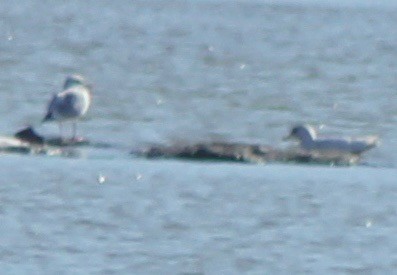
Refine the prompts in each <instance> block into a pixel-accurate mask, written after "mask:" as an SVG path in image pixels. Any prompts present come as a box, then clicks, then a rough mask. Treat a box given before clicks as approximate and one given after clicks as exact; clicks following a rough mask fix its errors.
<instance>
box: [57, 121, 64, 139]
mask: <svg viewBox="0 0 397 275" xmlns="http://www.w3.org/2000/svg"><path fill="white" fill-rule="evenodd" d="M58 125H59V133H60V139H61V143H63V127H62V122H59V124H58Z"/></svg>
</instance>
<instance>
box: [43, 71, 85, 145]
mask: <svg viewBox="0 0 397 275" xmlns="http://www.w3.org/2000/svg"><path fill="white" fill-rule="evenodd" d="M63 88H64V90H63V91H62V92H60V93H57V94H55V95H54V96H53V97H52V99H51V101H50V103H49V104H48V108H47V114H46V115H45V117H44V119H43V122H47V121H57V122H58V123H59V128H60V134H61V139H63V136H62V123H63V122H65V121H70V122H72V125H73V140H75V139H76V123H77V120H79V119H80V118H82V117H83V116H84V115H85V114H86V113H87V111H88V108H89V107H90V104H91V94H90V86H89V85H88V84H87V82H86V81H85V79H84V78H83V77H82V76H80V75H71V76H68V77H67V78H66V80H65V84H64V87H63Z"/></svg>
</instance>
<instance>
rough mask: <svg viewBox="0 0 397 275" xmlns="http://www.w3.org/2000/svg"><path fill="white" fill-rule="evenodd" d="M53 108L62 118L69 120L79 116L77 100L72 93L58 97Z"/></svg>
mask: <svg viewBox="0 0 397 275" xmlns="http://www.w3.org/2000/svg"><path fill="white" fill-rule="evenodd" d="M54 108H55V109H56V112H57V113H58V114H60V115H61V116H62V117H64V118H68V117H69V118H71V117H75V116H78V115H79V114H80V112H79V109H80V108H79V104H78V100H77V97H76V95H75V94H74V93H65V94H62V96H59V97H58V98H57V99H56V100H55V101H54Z"/></svg>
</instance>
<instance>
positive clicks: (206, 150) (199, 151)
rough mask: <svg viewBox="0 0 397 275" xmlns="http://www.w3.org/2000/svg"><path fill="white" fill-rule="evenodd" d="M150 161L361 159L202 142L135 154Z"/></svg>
mask: <svg viewBox="0 0 397 275" xmlns="http://www.w3.org/2000/svg"><path fill="white" fill-rule="evenodd" d="M132 153H133V154H138V155H141V156H144V157H147V158H182V159H192V160H201V161H205V160H210V161H235V162H249V163H264V162H269V161H272V162H297V163H321V164H331V165H334V164H336V165H351V164H354V163H356V162H357V161H358V160H359V159H358V158H357V157H353V156H351V155H320V154H317V153H314V152H305V151H302V150H279V149H276V148H273V147H271V146H267V145H258V144H241V143H201V144H195V145H186V146H168V147H167V146H161V145H160V146H152V147H149V148H148V149H147V150H144V151H141V152H138V153H136V152H132Z"/></svg>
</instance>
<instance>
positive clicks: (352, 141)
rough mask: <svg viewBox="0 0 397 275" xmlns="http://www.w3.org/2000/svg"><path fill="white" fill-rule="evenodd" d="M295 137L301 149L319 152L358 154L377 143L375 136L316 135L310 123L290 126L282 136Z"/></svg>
mask: <svg viewBox="0 0 397 275" xmlns="http://www.w3.org/2000/svg"><path fill="white" fill-rule="evenodd" d="M291 138H295V139H297V140H298V141H299V142H300V146H301V148H302V149H304V150H307V151H316V152H319V153H329V152H333V153H345V154H354V155H360V154H361V153H363V152H365V151H367V150H369V149H371V148H373V147H375V146H377V145H378V143H379V140H378V137H376V136H367V137H361V138H351V137H338V138H325V137H317V133H316V131H315V129H314V128H313V127H312V126H310V125H299V126H295V127H293V128H292V130H291V132H290V134H289V135H288V136H287V137H285V138H284V140H286V139H291Z"/></svg>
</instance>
